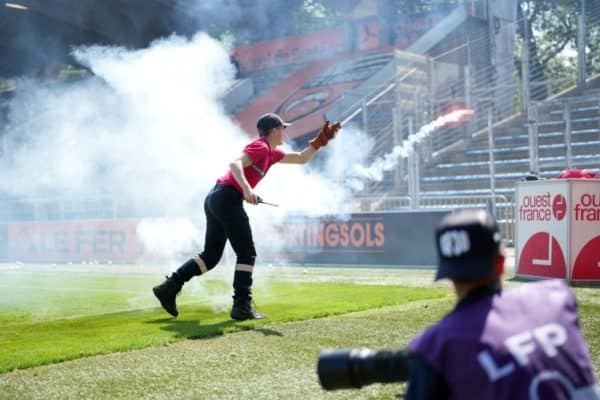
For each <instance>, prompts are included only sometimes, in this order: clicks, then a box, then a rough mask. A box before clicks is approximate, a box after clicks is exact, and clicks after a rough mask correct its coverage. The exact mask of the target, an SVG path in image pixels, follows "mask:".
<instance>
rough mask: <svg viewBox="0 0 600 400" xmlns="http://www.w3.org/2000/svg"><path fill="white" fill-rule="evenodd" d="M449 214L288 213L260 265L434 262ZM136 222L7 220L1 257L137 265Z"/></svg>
mask: <svg viewBox="0 0 600 400" xmlns="http://www.w3.org/2000/svg"><path fill="white" fill-rule="evenodd" d="M447 212H448V211H423V212H421V211H417V212H388V213H360V214H351V215H345V216H319V217H317V216H315V217H306V216H292V217H289V218H288V219H286V221H284V223H282V224H280V225H276V226H274V227H273V232H271V233H267V234H264V233H263V235H268V240H266V239H264V238H261V237H257V238H256V242H257V244H258V245H259V246H261V248H260V250H259V254H260V262H266V263H278V264H281V263H285V264H291V265H305V264H311V265H312V264H314V265H357V266H370V265H373V266H397V265H404V266H407V265H414V266H433V265H435V262H436V261H435V251H434V247H433V243H434V240H433V230H434V228H435V226H436V225H437V223H438V222H439V220H440V219H441V218H442V216H443V215H445V214H446V213H447ZM140 221H141V220H138V219H114V220H112V219H110V220H109V219H107V220H68V221H67V220H64V221H28V222H11V223H6V224H3V225H0V261H2V262H31V263H69V262H77V263H83V262H85V263H141V262H161V261H166V260H165V259H164V258H165V257H164V256H162V257H161V256H160V255H157V254H154V253H152V252H151V251H148V249H146V248H145V247H144V245H143V243H142V241H141V240H140V238H139V236H138V234H137V227H138V224H139V222H140Z"/></svg>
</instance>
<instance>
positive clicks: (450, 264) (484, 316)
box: [405, 210, 600, 400]
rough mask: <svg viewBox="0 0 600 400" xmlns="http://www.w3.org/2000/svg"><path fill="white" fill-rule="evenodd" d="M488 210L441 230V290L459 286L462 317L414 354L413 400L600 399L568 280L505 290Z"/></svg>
mask: <svg viewBox="0 0 600 400" xmlns="http://www.w3.org/2000/svg"><path fill="white" fill-rule="evenodd" d="M500 242H501V241H500V233H499V231H498V226H497V224H496V222H495V220H494V219H493V217H492V216H491V215H490V214H488V213H487V212H485V211H483V210H478V211H473V210H471V211H461V212H458V213H454V214H450V215H448V216H447V217H445V218H444V219H443V220H442V222H441V224H440V226H439V227H438V229H437V230H436V246H437V250H438V261H439V263H438V271H437V275H436V280H438V279H442V278H448V279H450V280H451V281H452V283H453V285H454V289H455V292H456V296H457V298H458V303H457V304H456V307H455V308H454V310H452V311H451V312H450V313H449V314H448V315H446V316H445V317H444V318H443V319H442V320H441V321H439V322H438V323H436V324H435V325H434V326H432V327H430V328H429V329H427V330H425V331H424V332H423V333H421V334H420V335H419V336H417V337H416V338H415V339H414V340H413V341H412V342H411V343H410V345H409V356H410V372H409V377H408V392H407V394H406V397H405V398H406V399H408V400H417V399H507V400H508V399H531V400H537V399H540V400H542V399H543V400H546V399H574V400H575V399H600V390H599V389H598V387H597V385H596V384H595V379H594V372H593V368H592V365H591V361H590V357H589V354H588V349H587V346H586V344H585V342H584V339H583V336H582V334H581V331H580V329H579V320H578V315H577V305H576V301H575V297H574V295H573V293H572V291H571V290H570V289H569V287H568V286H567V285H566V284H565V283H564V282H563V281H561V280H547V281H541V282H535V283H527V284H523V285H520V286H518V287H516V288H514V289H502V288H501V286H500V282H501V276H502V274H503V272H504V254H503V252H502V248H501V243H500Z"/></svg>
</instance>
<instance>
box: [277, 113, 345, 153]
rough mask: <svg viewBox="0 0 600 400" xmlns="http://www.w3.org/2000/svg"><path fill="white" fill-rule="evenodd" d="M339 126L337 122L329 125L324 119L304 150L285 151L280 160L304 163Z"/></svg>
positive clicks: (331, 137)
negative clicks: (317, 132) (316, 133)
mask: <svg viewBox="0 0 600 400" xmlns="http://www.w3.org/2000/svg"><path fill="white" fill-rule="evenodd" d="M341 127H342V125H341V124H340V123H339V122H337V123H335V124H333V125H329V121H325V123H324V124H323V127H322V128H321V131H320V132H319V134H318V135H317V136H315V137H314V138H313V139H311V140H310V141H309V142H308V143H309V145H308V146H307V147H306V148H305V149H304V150H302V151H301V152H290V153H287V154H286V155H285V156H283V158H282V159H281V161H280V162H282V163H284V164H306V163H307V162H309V161H310V160H311V159H312V158H313V157H314V156H315V154H317V151H319V149H320V148H321V147H323V146H326V145H327V143H329V141H330V140H331V139H333V138H334V137H335V135H336V134H337V132H338V131H339V130H340V129H341Z"/></svg>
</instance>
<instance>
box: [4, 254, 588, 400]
mask: <svg viewBox="0 0 600 400" xmlns="http://www.w3.org/2000/svg"><path fill="white" fill-rule="evenodd" d="M262 271H263V272H262V273H261V274H256V275H257V276H256V279H255V299H256V300H257V306H258V307H259V309H260V310H261V311H264V312H266V313H267V314H269V319H267V320H262V321H246V322H241V323H240V322H234V321H231V320H230V319H229V317H228V311H229V307H230V302H231V297H230V296H231V293H230V290H231V289H230V285H231V283H230V279H228V278H229V277H230V276H231V275H228V273H225V275H226V277H225V278H223V279H220V278H219V279H211V277H210V275H207V277H206V278H208V279H205V278H204V277H203V278H200V279H198V278H196V279H195V280H194V281H192V282H191V284H190V285H188V286H186V287H185V288H184V293H183V295H182V296H181V297H180V298H179V299H178V303H179V304H181V306H180V316H179V317H178V318H177V319H173V318H170V316H168V314H166V313H165V312H164V311H162V309H160V308H159V307H158V303H157V301H156V300H155V299H154V297H153V296H152V294H151V291H150V288H151V287H152V285H154V284H156V283H158V282H159V281H160V280H161V279H160V278H161V273H162V272H163V271H162V270H160V269H157V268H151V267H147V268H134V267H127V266H110V267H108V266H87V267H85V268H81V267H78V268H75V267H70V266H5V267H2V268H0V282H1V283H0V288H1V289H2V291H3V296H2V297H0V328H1V329H0V350H1V351H0V370H1V371H2V372H1V373H0V398H2V399H17V398H18V399H52V398H56V399H59V398H60V399H65V398H77V399H80V398H91V399H104V398H105V399H115V398H123V399H136V398H151V399H173V398H190V399H240V398H245V399H304V400H305V399H364V398H373V399H374V398H384V399H386V398H387V399H393V398H394V397H395V395H396V394H398V393H401V392H402V391H403V390H404V386H403V385H402V384H393V385H371V386H368V387H365V388H363V389H361V390H343V391H337V392H325V391H323V390H322V389H321V388H320V386H319V383H318V379H317V376H316V361H317V357H318V353H319V352H320V351H321V350H322V349H324V348H327V347H335V348H342V347H370V348H374V349H381V348H400V347H403V346H406V344H407V343H408V341H409V340H410V339H411V338H412V337H413V336H414V335H415V334H417V333H418V332H419V331H421V330H422V329H423V328H425V327H426V326H428V325H430V324H432V323H434V322H435V321H436V320H437V319H439V318H440V317H441V316H442V315H443V314H444V313H446V312H447V311H448V310H450V308H451V307H452V305H453V304H454V297H453V296H452V293H451V290H450V287H449V285H447V284H438V285H432V272H431V271H422V270H382V269H373V270H371V269H355V268H347V269H337V268H336V269H333V268H322V269H320V268H310V269H301V268H267V267H265V268H263V269H262ZM212 272H213V271H211V273H212ZM215 278H218V277H215ZM507 284H509V285H512V284H520V283H518V282H507ZM575 290H576V293H577V295H578V299H579V303H580V313H581V320H582V321H581V322H582V327H583V330H584V334H585V336H586V339H587V340H588V344H589V347H590V351H591V354H592V358H593V360H594V364H595V365H596V366H598V365H599V361H600V354H598V351H597V350H596V349H600V337H599V335H600V334H598V333H597V332H600V329H599V328H600V320H599V319H598V317H597V316H598V315H600V314H599V313H598V311H600V309H599V308H600V300H599V298H598V296H597V295H596V293H597V291H596V289H594V288H576V289H575ZM65 360H69V361H65Z"/></svg>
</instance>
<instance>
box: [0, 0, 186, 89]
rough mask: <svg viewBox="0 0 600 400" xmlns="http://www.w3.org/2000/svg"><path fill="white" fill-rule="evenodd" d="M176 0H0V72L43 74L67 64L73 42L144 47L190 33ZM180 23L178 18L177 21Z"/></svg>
mask: <svg viewBox="0 0 600 400" xmlns="http://www.w3.org/2000/svg"><path fill="white" fill-rule="evenodd" d="M178 4H181V3H180V2H177V0H101V1H98V0H76V1H72V0H10V1H4V0H0V76H5V77H7V76H17V75H22V74H30V73H34V74H35V73H43V71H44V69H45V68H51V67H52V65H56V64H57V63H59V64H72V63H73V60H72V59H71V57H70V55H69V53H70V49H71V48H72V46H76V45H83V44H92V43H94V44H116V45H122V46H125V47H128V48H138V47H143V46H146V45H147V44H148V43H149V42H150V41H152V40H153V39H155V38H157V37H161V36H168V35H169V34H171V33H174V32H176V33H178V34H189V33H192V32H191V31H189V32H185V31H182V30H183V28H182V27H186V26H187V27H188V28H190V29H191V28H192V27H193V25H194V23H193V22H194V21H193V18H192V17H191V16H190V15H188V14H187V13H186V10H185V9H183V8H181V6H179V5H178ZM182 22H183V23H182Z"/></svg>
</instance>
